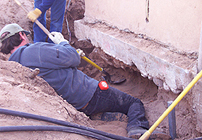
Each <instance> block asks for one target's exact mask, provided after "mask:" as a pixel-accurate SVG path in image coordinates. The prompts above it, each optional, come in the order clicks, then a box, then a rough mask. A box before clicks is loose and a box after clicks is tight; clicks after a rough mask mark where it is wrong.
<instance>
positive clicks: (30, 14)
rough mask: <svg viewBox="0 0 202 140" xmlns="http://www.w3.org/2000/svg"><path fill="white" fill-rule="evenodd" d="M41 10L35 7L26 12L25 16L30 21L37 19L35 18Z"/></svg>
mask: <svg viewBox="0 0 202 140" xmlns="http://www.w3.org/2000/svg"><path fill="white" fill-rule="evenodd" d="M41 13H42V12H41V10H39V9H38V8H36V9H35V10H33V11H30V12H29V13H28V14H27V17H28V18H29V19H30V20H31V21H32V22H35V21H36V20H37V18H38V17H39V16H40V15H41Z"/></svg>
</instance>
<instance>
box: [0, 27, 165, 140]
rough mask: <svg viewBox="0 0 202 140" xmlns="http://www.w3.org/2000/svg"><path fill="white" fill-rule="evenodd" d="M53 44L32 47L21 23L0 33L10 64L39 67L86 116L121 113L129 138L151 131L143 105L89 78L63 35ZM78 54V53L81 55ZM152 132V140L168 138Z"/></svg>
mask: <svg viewBox="0 0 202 140" xmlns="http://www.w3.org/2000/svg"><path fill="white" fill-rule="evenodd" d="M51 34H52V35H53V37H52V40H53V42H54V43H56V44H53V43H46V42H37V43H34V44H29V41H28V39H27V35H28V32H27V31H25V30H23V29H22V28H21V27H20V26H19V25H18V24H15V23H14V24H8V25H6V26H5V27H4V28H3V29H2V30H1V31H0V41H1V42H2V46H1V49H0V50H1V52H3V53H5V54H8V53H11V56H10V58H9V61H16V62H19V63H20V64H22V65H23V66H26V67H29V68H31V69H35V68H39V69H40V73H39V75H38V76H41V77H42V78H43V79H45V80H46V81H47V82H48V83H49V84H50V86H52V87H53V88H54V89H55V91H56V92H57V94H58V95H60V96H62V98H63V99H65V100H66V101H67V102H68V103H70V104H71V105H73V106H74V107H75V108H76V109H77V110H79V111H82V112H84V113H85V114H86V115H89V116H90V115H93V114H96V113H100V112H121V113H124V114H126V115H127V116H128V124H127V131H128V136H129V137H132V138H139V137H140V136H141V135H142V134H143V133H144V132H146V131H147V129H148V128H149V123H148V120H147V119H146V118H145V109H144V106H143V103H142V102H141V101H140V100H139V99H137V98H134V97H132V96H130V95H128V94H126V93H124V92H122V91H120V90H117V89H115V88H113V87H111V86H108V85H107V84H106V83H104V84H102V82H99V81H97V80H95V79H93V78H90V77H88V76H87V75H86V74H84V73H83V72H81V71H79V70H78V69H77V68H76V67H77V66H78V65H79V63H80V56H79V53H80V54H81V55H82V53H83V52H82V51H81V50H75V49H74V48H73V47H71V46H70V45H69V43H68V41H67V40H65V39H64V37H63V36H62V34H61V33H58V32H53V33H51ZM77 51H78V52H79V53H78V52H77ZM166 136H167V135H165V134H164V133H160V132H153V133H152V135H151V138H156V137H161V138H164V139H165V138H166Z"/></svg>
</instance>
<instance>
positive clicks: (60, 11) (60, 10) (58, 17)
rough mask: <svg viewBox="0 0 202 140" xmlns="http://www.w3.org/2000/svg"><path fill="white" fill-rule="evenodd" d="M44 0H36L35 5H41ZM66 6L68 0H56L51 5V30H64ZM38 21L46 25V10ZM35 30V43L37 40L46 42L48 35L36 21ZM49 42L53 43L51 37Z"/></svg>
mask: <svg viewBox="0 0 202 140" xmlns="http://www.w3.org/2000/svg"><path fill="white" fill-rule="evenodd" d="M41 2H42V0H35V2H34V7H35V8H36V7H39V5H40V4H41ZM65 6H66V0H55V2H54V3H53V5H52V6H51V23H50V32H52V31H56V32H62V24H63V20H64V13H65ZM38 21H39V22H40V23H41V24H42V25H43V26H44V27H46V12H45V13H42V14H41V16H40V17H39V18H38ZM33 31H34V43H35V42H45V41H46V38H47V35H46V34H45V33H44V31H43V30H41V28H40V27H39V26H38V25H37V24H36V23H34V24H33ZM48 42H50V43H52V41H51V40H50V39H48Z"/></svg>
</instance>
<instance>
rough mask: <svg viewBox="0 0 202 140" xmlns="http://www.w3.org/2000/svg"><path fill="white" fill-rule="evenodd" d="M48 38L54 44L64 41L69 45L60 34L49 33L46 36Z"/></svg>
mask: <svg viewBox="0 0 202 140" xmlns="http://www.w3.org/2000/svg"><path fill="white" fill-rule="evenodd" d="M48 37H49V38H50V39H51V40H52V41H53V42H54V43H55V44H60V42H63V41H66V42H67V43H69V41H67V40H66V39H64V37H63V35H62V34H61V33H60V32H51V33H50V34H48Z"/></svg>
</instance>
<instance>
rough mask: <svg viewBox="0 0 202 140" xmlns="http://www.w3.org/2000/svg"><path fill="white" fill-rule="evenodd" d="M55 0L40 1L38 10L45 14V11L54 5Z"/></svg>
mask: <svg viewBox="0 0 202 140" xmlns="http://www.w3.org/2000/svg"><path fill="white" fill-rule="evenodd" d="M54 1H55V0H42V3H41V4H40V5H39V7H36V8H38V9H39V10H41V12H42V13H44V12H46V10H48V9H49V8H50V7H51V6H52V5H53V3H54Z"/></svg>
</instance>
